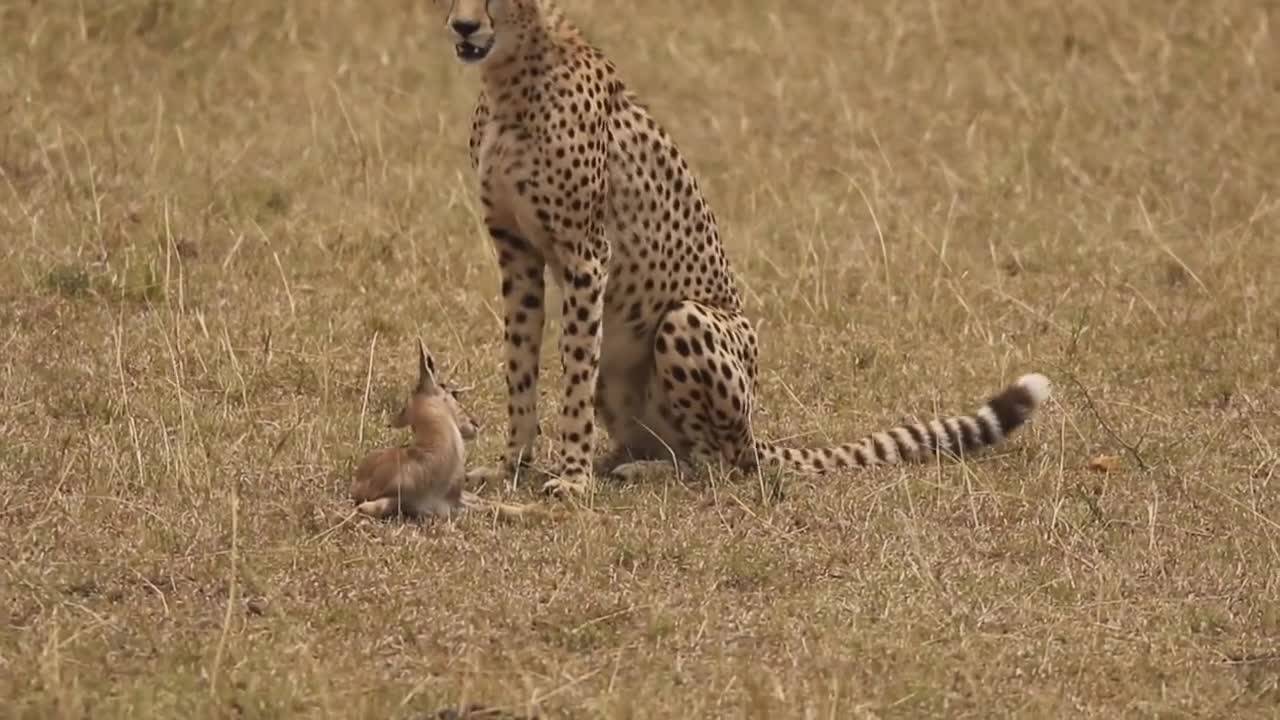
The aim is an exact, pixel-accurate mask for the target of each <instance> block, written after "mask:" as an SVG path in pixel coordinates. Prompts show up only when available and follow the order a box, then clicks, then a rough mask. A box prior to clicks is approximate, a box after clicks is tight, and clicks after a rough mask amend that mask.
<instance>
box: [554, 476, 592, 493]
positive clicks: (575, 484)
mask: <svg viewBox="0 0 1280 720" xmlns="http://www.w3.org/2000/svg"><path fill="white" fill-rule="evenodd" d="M590 489H591V478H590V476H588V475H586V474H585V473H570V474H565V475H561V476H560V477H554V478H551V479H550V480H548V481H546V482H545V483H543V484H542V492H544V493H547V494H549V495H555V496H556V497H572V496H582V495H585V494H587V491H588V490H590Z"/></svg>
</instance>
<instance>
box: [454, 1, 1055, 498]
mask: <svg viewBox="0 0 1280 720" xmlns="http://www.w3.org/2000/svg"><path fill="white" fill-rule="evenodd" d="M442 4H447V5H448V6H449V13H448V16H447V19H446V21H445V26H446V30H447V31H448V33H449V35H450V38H451V40H452V42H453V43H454V46H455V51H456V54H457V56H458V58H459V59H460V60H461V61H462V62H464V63H466V64H478V65H479V66H480V71H481V76H482V90H481V93H480V97H479V101H478V103H477V105H476V109H475V115H474V120H473V123H472V130H471V139H470V152H471V160H472V164H473V167H474V169H475V171H476V172H477V174H478V176H479V183H480V198H481V201H482V203H483V209H484V220H485V224H486V226H487V228H488V232H489V235H490V236H491V238H492V240H493V243H494V245H495V247H496V250H497V256H498V263H499V266H500V271H501V277H502V299H503V318H504V335H503V337H504V344H505V347H506V351H505V352H506V382H507V392H508V418H509V427H508V444H507V449H506V453H505V464H504V465H503V468H502V471H503V473H504V474H510V473H513V472H515V470H516V469H517V467H518V465H519V464H520V463H522V462H526V461H527V460H528V458H529V457H530V453H531V449H532V444H533V442H534V438H535V436H536V435H537V432H538V421H537V393H536V387H537V382H538V356H539V350H540V344H541V341H542V333H543V323H544V317H545V308H544V293H545V284H544V271H547V270H549V271H550V276H551V277H552V278H553V280H554V281H555V282H557V283H559V285H560V287H561V288H562V289H563V298H564V299H563V304H562V306H561V308H560V317H561V322H562V323H563V328H562V329H563V332H562V337H561V342H560V348H559V350H560V357H561V362H562V363H563V367H564V387H563V396H562V399H561V408H560V417H559V427H558V430H559V433H558V434H559V449H560V458H559V461H560V463H561V465H560V467H559V472H558V474H557V476H556V477H553V478H552V479H551V480H549V481H548V482H547V485H546V488H547V489H548V490H552V491H561V492H562V491H567V490H581V489H584V488H585V487H587V486H588V484H589V483H590V481H591V478H592V476H593V474H594V472H609V471H615V470H617V469H620V468H618V466H619V465H620V464H621V463H623V462H625V461H627V460H632V459H634V460H651V459H662V458H665V457H667V456H668V448H669V449H670V450H671V451H674V452H675V453H676V455H677V456H678V457H679V458H687V457H693V456H703V457H710V458H720V459H723V460H724V461H726V462H728V463H730V464H732V465H735V466H737V467H742V468H750V467H754V466H755V465H756V464H757V463H758V462H760V461H766V462H773V463H781V464H783V465H785V466H788V467H792V468H796V469H799V470H803V471H809V472H822V471H825V470H828V469H834V468H842V467H849V466H864V465H875V464H880V463H892V462H899V461H902V460H908V459H916V458H920V457H923V456H925V455H926V454H928V453H931V452H935V451H942V452H950V453H962V452H965V451H970V450H973V449H975V448H978V447H982V446H987V445H991V444H994V443H996V442H999V441H1000V440H1001V439H1002V438H1004V437H1005V436H1006V435H1008V434H1009V433H1010V432H1012V431H1013V430H1014V429H1016V428H1018V427H1019V426H1020V425H1022V424H1023V423H1024V422H1025V421H1026V420H1027V419H1028V418H1029V417H1030V416H1031V414H1032V413H1033V411H1034V410H1035V408H1036V406H1037V405H1038V404H1040V403H1041V402H1042V401H1043V400H1044V399H1045V397H1046V396H1047V395H1048V389H1049V385H1048V380H1047V379H1046V378H1045V377H1044V376H1042V375H1038V374H1032V375H1026V376H1023V377H1022V378H1020V379H1019V380H1018V381H1017V382H1015V383H1014V384H1012V385H1010V386H1008V387H1006V388H1005V389H1004V390H1002V391H1001V392H999V393H997V394H996V395H995V396H993V397H992V398H991V399H990V400H989V401H988V402H987V404H986V405H985V406H983V408H982V409H980V410H979V411H978V412H977V413H975V414H973V415H969V416H961V417H955V418H949V419H947V420H934V421H932V422H929V423H922V424H915V425H905V426H901V427H897V428H893V429H892V430H889V431H887V432H879V433H874V434H872V435H870V436H868V437H867V438H864V439H863V440H861V441H859V442H855V443H850V444H846V445H840V446H838V447H828V448H821V449H793V448H784V447H779V446H777V445H775V444H772V443H769V442H765V441H762V440H759V439H758V438H756V437H755V436H754V435H753V433H752V429H751V424H750V417H751V412H752V407H753V404H754V401H755V385H756V357H757V344H756V336H755V332H754V331H753V329H752V326H751V323H750V321H748V320H747V318H746V317H744V316H743V315H742V313H741V309H742V301H741V298H740V296H739V293H738V288H737V282H736V280H735V278H734V276H733V273H732V272H731V271H730V268H729V263H728V261H727V259H726V258H725V254H724V249H723V247H722V245H721V242H720V237H719V234H718V231H717V227H716V219H715V216H714V214H713V213H712V211H711V208H710V207H709V206H708V205H707V203H706V201H705V200H704V198H703V196H702V193H701V191H700V190H699V186H698V182H697V180H696V179H695V178H694V176H693V173H692V172H691V171H690V169H689V166H688V165H687V164H686V162H685V159H684V157H683V156H682V155H681V153H680V151H679V150H678V149H677V148H676V145H675V143H674V142H673V141H672V140H671V138H670V137H669V136H668V135H667V133H666V132H665V131H664V130H663V129H662V128H661V127H660V126H659V125H658V123H657V122H655V121H654V119H653V117H652V116H650V114H649V112H648V111H647V110H646V109H645V107H644V106H643V105H641V104H640V102H639V101H638V100H637V99H636V97H635V95H633V94H632V93H631V91H629V90H628V89H627V87H626V86H625V85H624V84H623V82H622V80H621V79H620V78H619V76H618V74H617V72H616V71H615V69H614V66H613V64H612V63H611V62H610V61H609V60H608V59H607V58H606V57H605V56H604V55H603V53H601V51H600V50H598V49H596V48H595V47H593V46H591V45H590V44H589V43H587V41H586V40H584V39H583V37H582V36H581V34H580V33H579V32H578V31H577V30H576V29H575V28H574V27H573V25H571V24H570V22H569V21H568V20H567V19H566V18H565V17H564V15H563V14H562V13H561V12H560V10H559V9H558V8H556V7H555V6H554V5H553V3H552V2H550V1H549V0H444V2H442ZM597 424H600V425H603V426H604V427H605V428H606V429H607V430H608V431H609V434H610V436H611V437H612V438H613V440H614V443H615V447H614V450H613V452H611V453H610V454H609V456H608V457H607V458H605V459H604V460H603V461H602V462H601V463H600V465H599V466H598V467H596V468H595V469H594V472H593V466H592V462H591V458H592V454H593V450H594V440H595V434H596V428H597Z"/></svg>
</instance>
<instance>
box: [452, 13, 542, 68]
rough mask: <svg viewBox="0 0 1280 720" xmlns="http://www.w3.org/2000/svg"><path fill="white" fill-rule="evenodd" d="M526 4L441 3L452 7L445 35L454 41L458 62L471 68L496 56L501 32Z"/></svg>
mask: <svg viewBox="0 0 1280 720" xmlns="http://www.w3.org/2000/svg"><path fill="white" fill-rule="evenodd" d="M521 2H522V0H437V4H439V5H446V4H447V5H448V7H449V14H448V16H447V17H446V18H445V21H444V26H445V31H446V32H448V33H449V39H450V40H452V41H453V50H454V52H455V53H456V54H457V56H458V60H460V61H461V62H463V63H464V64H467V65H474V64H478V63H481V62H484V60H486V59H487V58H490V57H492V56H493V54H494V53H493V50H494V47H495V46H496V45H497V42H498V32H497V30H498V28H499V27H500V26H504V25H505V24H506V21H508V20H509V19H510V18H511V16H512V15H513V11H514V10H515V7H514V6H516V5H519V4H520V3H521Z"/></svg>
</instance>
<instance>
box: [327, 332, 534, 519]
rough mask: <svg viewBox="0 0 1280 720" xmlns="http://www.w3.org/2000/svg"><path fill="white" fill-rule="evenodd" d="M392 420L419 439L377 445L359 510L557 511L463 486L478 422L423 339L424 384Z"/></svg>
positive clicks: (361, 484) (360, 472) (356, 495)
mask: <svg viewBox="0 0 1280 720" xmlns="http://www.w3.org/2000/svg"><path fill="white" fill-rule="evenodd" d="M391 426H392V427H395V428H403V427H408V428H411V429H412V430H413V442H412V443H411V444H410V445H408V446H405V447H394V448H383V449H381V450H375V451H373V452H371V453H369V454H368V455H367V456H365V458H364V460H362V461H361V462H360V464H359V465H358V466H357V467H356V473H355V478H354V480H353V481H352V483H351V498H352V499H353V500H354V501H355V502H356V503H357V505H356V510H357V511H358V512H360V513H362V514H364V515H370V516H373V517H376V518H385V517H389V516H391V515H407V516H421V515H434V516H437V517H441V518H446V519H447V518H450V517H453V516H454V515H457V514H459V513H461V512H462V511H464V510H471V509H478V510H487V511H489V512H493V513H496V514H497V515H498V517H499V518H500V519H504V520H513V519H517V518H521V517H524V516H528V515H551V514H552V513H551V512H550V509H549V508H542V507H538V506H537V505H535V504H528V505H509V504H506V503H499V502H494V501H491V500H485V499H482V498H480V497H478V496H476V495H475V494H473V493H470V492H467V491H465V490H464V489H463V486H464V482H465V475H466V461H467V454H466V447H465V444H464V441H466V440H471V439H474V438H475V436H476V433H477V428H476V424H475V422H474V421H473V420H472V419H471V417H470V416H469V415H467V413H466V411H465V410H463V408H462V404H461V403H460V402H459V401H458V397H457V394H456V391H455V390H454V389H453V388H451V387H450V386H449V385H447V384H445V383H443V382H441V381H439V380H438V379H437V377H436V363H435V359H434V358H433V357H432V356H431V353H430V352H428V351H427V346H426V344H424V343H423V342H422V340H421V339H419V340H418V384H417V385H416V386H415V387H414V390H413V392H412V393H411V394H410V395H409V399H408V401H407V402H406V403H405V405H404V407H403V408H402V409H401V410H400V412H399V413H398V414H397V415H396V416H395V418H393V419H392V421H391Z"/></svg>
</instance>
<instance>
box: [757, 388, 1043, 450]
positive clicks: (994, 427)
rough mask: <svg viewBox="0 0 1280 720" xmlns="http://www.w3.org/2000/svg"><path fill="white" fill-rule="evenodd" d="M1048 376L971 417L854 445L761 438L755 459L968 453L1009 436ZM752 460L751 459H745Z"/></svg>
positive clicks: (1038, 398) (1034, 404) (1002, 395)
mask: <svg viewBox="0 0 1280 720" xmlns="http://www.w3.org/2000/svg"><path fill="white" fill-rule="evenodd" d="M1049 388H1050V385H1049V378H1047V377H1045V376H1044V375H1041V374H1039V373H1031V374H1029V375H1023V376H1022V377H1020V378H1018V379H1017V381H1015V382H1014V383H1013V384H1012V385H1009V386H1008V387H1006V388H1005V389H1003V390H1001V391H1000V392H998V393H996V394H995V395H993V396H991V399H989V400H987V402H986V404H985V405H983V406H982V408H980V409H979V410H978V411H977V412H975V413H973V414H972V415H960V416H957V417H951V418H947V419H946V420H933V421H931V422H928V423H918V424H915V425H899V426H898V427H895V428H893V429H891V430H888V431H885V432H877V433H873V434H871V435H868V436H867V437H865V438H863V439H861V440H859V441H858V442H855V443H848V444H846V445H838V446H836V447H825V448H788V447H782V446H780V445H777V444H774V443H770V442H764V441H757V442H756V457H757V458H759V460H760V461H761V462H765V463H774V464H778V465H782V466H784V467H788V468H790V469H793V470H799V471H801V472H807V473H823V472H826V471H828V470H838V469H840V468H850V467H871V466H874V465H895V464H898V463H901V462H910V461H917V460H922V459H924V458H926V457H929V456H931V455H933V454H934V453H943V454H948V455H954V456H964V455H965V454H967V453H971V452H973V451H974V450H977V449H979V448H984V447H990V446H992V445H995V444H997V443H999V442H1000V441H1002V440H1004V439H1005V438H1006V437H1008V436H1009V435H1010V434H1011V433H1013V431H1014V430H1017V429H1018V428H1019V427H1021V426H1022V425H1023V424H1024V423H1026V422H1027V420H1029V419H1030V418H1031V416H1032V415H1033V414H1034V413H1035V411H1036V408H1038V407H1039V406H1040V405H1042V404H1043V403H1044V401H1045V400H1047V399H1048V398H1049ZM747 464H751V463H747Z"/></svg>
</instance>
